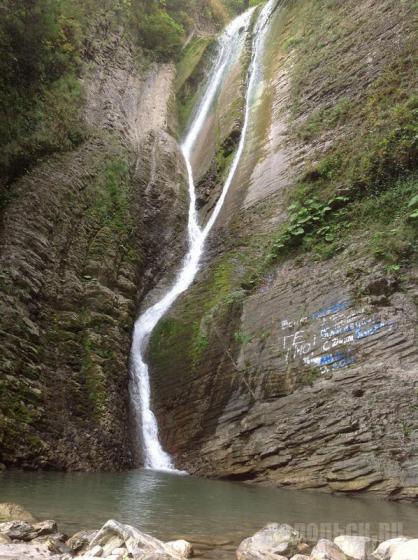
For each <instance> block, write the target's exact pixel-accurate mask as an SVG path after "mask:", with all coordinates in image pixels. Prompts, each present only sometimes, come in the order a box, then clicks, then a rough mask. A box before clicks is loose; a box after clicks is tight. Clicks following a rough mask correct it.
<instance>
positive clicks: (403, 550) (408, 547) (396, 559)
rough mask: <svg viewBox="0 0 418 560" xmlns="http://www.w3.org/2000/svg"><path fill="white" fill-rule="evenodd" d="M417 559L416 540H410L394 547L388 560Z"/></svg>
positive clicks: (417, 545) (417, 541)
mask: <svg viewBox="0 0 418 560" xmlns="http://www.w3.org/2000/svg"><path fill="white" fill-rule="evenodd" d="M417 559H418V539H411V540H410V541H406V542H404V543H399V544H398V545H396V546H395V550H394V552H393V554H392V556H391V557H390V560H417Z"/></svg>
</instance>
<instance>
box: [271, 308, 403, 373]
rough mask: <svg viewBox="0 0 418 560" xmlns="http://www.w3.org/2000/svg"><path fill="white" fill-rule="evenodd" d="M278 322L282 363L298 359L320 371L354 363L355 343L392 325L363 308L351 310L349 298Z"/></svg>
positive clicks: (390, 327)
mask: <svg viewBox="0 0 418 560" xmlns="http://www.w3.org/2000/svg"><path fill="white" fill-rule="evenodd" d="M280 324H281V330H282V331H284V334H283V335H282V337H281V343H282V348H283V351H284V352H285V355H286V363H287V364H288V363H290V362H291V361H294V360H297V359H302V360H303V362H304V363H305V364H307V365H314V366H317V367H319V368H320V369H321V371H322V372H327V371H330V370H335V369H342V368H345V367H349V366H350V365H352V364H354V363H355V357H354V349H355V345H356V344H357V343H359V342H360V341H362V340H363V339H366V338H368V337H370V336H373V335H376V334H378V333H379V332H381V331H383V330H387V331H390V330H392V329H393V328H394V322H393V321H382V320H381V319H380V318H378V317H376V316H366V315H365V310H364V309H362V310H360V311H359V310H353V309H352V307H351V302H350V300H343V301H339V302H335V303H333V304H332V305H329V306H328V307H324V308H322V309H319V310H317V311H315V312H314V313H311V314H310V315H307V316H304V317H302V318H300V319H299V320H297V321H294V320H293V321H290V320H289V319H284V320H282V321H281V323H280ZM286 333H288V334H286Z"/></svg>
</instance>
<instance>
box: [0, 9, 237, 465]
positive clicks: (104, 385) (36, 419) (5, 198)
mask: <svg viewBox="0 0 418 560" xmlns="http://www.w3.org/2000/svg"><path fill="white" fill-rule="evenodd" d="M193 5H194V4H193ZM140 6H141V4H140ZM127 7H128V8H130V4H129V6H128V5H127ZM93 8H95V11H93V12H92V16H91V21H87V22H85V21H84V20H82V19H81V20H80V21H81V23H82V24H83V25H86V26H87V27H86V29H85V37H84V39H83V42H82V43H81V46H80V56H81V61H80V60H79V61H78V62H77V64H78V66H77V68H79V69H80V75H79V76H78V86H77V87H78V88H80V91H82V97H81V98H80V99H81V102H80V103H79V104H77V106H74V107H72V108H71V110H73V111H74V115H73V118H74V120H77V119H78V120H77V122H78V123H79V124H80V123H81V124H80V126H82V127H83V134H82V135H80V137H77V142H75V145H74V146H72V149H65V145H64V147H63V148H62V149H60V150H58V151H57V153H56V154H55V155H47V156H44V157H41V155H43V154H42V151H43V150H44V148H42V146H41V147H40V148H39V150H38V152H39V157H38V159H36V153H37V152H36V149H34V152H33V153H31V158H32V161H31V164H30V166H28V167H27V168H26V169H25V168H24V167H22V165H23V162H25V161H26V159H25V158H23V160H22V161H20V163H19V160H18V161H16V163H15V170H14V174H13V175H11V174H10V173H9V174H7V173H6V174H4V175H3V176H2V177H1V179H0V185H1V187H2V189H3V190H2V193H1V194H2V197H1V230H0V263H1V273H0V292H1V299H0V322H1V326H0V333H1V360H0V371H1V376H0V466H3V465H4V466H6V467H7V468H16V467H18V468H25V469H33V468H47V469H51V468H54V469H72V470H74V469H75V470H80V469H81V470H101V469H124V468H128V467H132V466H133V465H134V463H135V459H134V457H133V453H132V450H133V448H134V445H133V440H134V439H135V438H136V437H137V435H136V434H132V433H130V403H129V395H128V378H129V354H130V344H131V333H132V327H133V322H134V319H135V317H136V315H137V313H138V308H139V306H140V304H141V301H142V300H143V298H144V297H145V296H146V294H147V293H148V291H149V290H150V289H151V288H152V287H153V286H154V285H156V284H157V283H158V281H159V280H160V278H162V277H165V276H166V275H168V274H173V271H172V270H171V269H172V267H174V268H175V267H177V266H178V263H179V261H180V260H181V257H182V255H183V253H184V251H185V240H186V233H185V228H186V224H187V210H188V193H187V179H186V170H185V166H184V162H183V158H182V155H181V152H180V148H179V144H178V134H179V132H178V129H179V125H178V121H177V107H176V95H175V94H176V90H177V89H178V90H179V89H180V88H181V87H182V86H184V87H186V88H188V90H190V91H191V92H193V93H195V90H196V88H197V87H198V84H197V83H196V84H194V82H193V80H192V79H191V78H190V76H191V75H192V74H194V72H195V67H196V66H198V65H199V62H200V60H204V59H205V57H206V58H209V57H210V56H212V52H210V51H208V52H207V47H208V46H209V44H210V43H212V42H213V37H214V36H215V35H216V33H217V31H218V30H219V28H220V27H222V25H223V24H225V21H226V18H228V17H230V16H231V13H230V12H228V11H227V9H226V8H225V6H223V4H222V3H220V2H218V3H214V7H213V8H212V4H210V5H208V6H207V7H206V8H205V10H204V11H203V12H202V11H201V10H199V11H196V10H195V11H194V12H193V13H190V14H189V15H188V17H189V20H190V22H191V24H193V25H192V27H193V32H192V33H191V34H190V35H189V37H188V38H187V40H188V46H185V48H184V51H183V53H182V54H181V55H180V56H179V68H178V69H177V68H176V63H175V62H173V61H171V62H170V61H165V59H167V58H168V57H167V53H166V52H164V53H163V54H164V56H162V55H161V56H160V55H159V54H158V53H159V51H158V52H157V54H155V52H154V53H153V52H148V51H144V49H143V48H141V45H142V40H141V37H139V39H140V40H139V41H135V40H134V34H133V33H132V32H131V27H132V26H133V25H134V23H135V22H133V21H132V20H129V17H131V16H130V15H129V14H126V13H124V12H122V11H121V10H122V8H121V7H120V6H119V5H118V4H115V3H113V4H112V3H110V4H107V3H106V4H103V5H102V4H100V5H97V6H95V4H94V3H92V4H89V6H88V7H87V6H86V10H87V9H93ZM96 8H97V9H96ZM124 9H125V8H124ZM126 9H127V8H126ZM22 13H23V12H22ZM13 17H14V16H13V14H12V15H10V22H11V24H14V19H13ZM51 17H54V15H53V14H51ZM70 17H72V16H70ZM124 18H125V19H124ZM127 18H128V19H127ZM62 21H63V22H64V23H62ZM159 21H160V20H159ZM164 21H166V20H164V19H163V20H162V22H163V23H164ZM59 23H60V25H63V29H62V36H64V34H68V37H67V36H66V39H67V40H68V41H70V36H71V33H73V31H74V29H75V30H76V31H77V32H79V26H80V22H78V21H75V20H73V19H68V20H66V19H64V16H63V19H62V20H61V19H60V20H59ZM36 25H37V23H36V22H35V23H34V26H36ZM172 26H174V24H172ZM11 29H12V28H11ZM35 31H36V29H35V28H34V32H35ZM156 31H157V30H156ZM184 39H186V37H184ZM74 45H76V42H75V40H74ZM196 45H197V46H198V49H197V52H196ZM60 46H61V45H60ZM160 46H161V45H159V47H160ZM63 48H64V51H65V49H66V50H67V51H68V50H69V49H71V48H73V45H72V43H70V42H68V43H67V44H65V45H64V47H63ZM74 48H75V46H74ZM168 48H169V45H168V44H167V45H166V49H168ZM167 52H168V51H167ZM7 54H9V53H7ZM191 55H193V56H191ZM201 66H202V67H203V63H202V65H201ZM180 70H182V72H183V74H182V76H181V78H182V83H181V84H179V82H178V79H179V76H180ZM51 72H52V68H51ZM196 72H199V71H198V70H196ZM200 72H201V70H200ZM203 75H204V74H203ZM202 77H203V76H202ZM64 79H67V77H65V76H64ZM68 80H69V78H68ZM200 81H201V80H199V82H200ZM59 93H60V94H61V95H62V96H63V97H62V99H60V100H59V102H60V103H61V105H58V106H59V107H61V109H60V110H61V112H62V111H64V112H65V111H66V112H68V111H69V110H70V109H68V107H67V106H66V105H65V100H66V97H65V95H67V93H66V92H65V91H61V92H59ZM70 106H71V105H70ZM79 109H80V117H79V118H78V117H77V118H76V111H78V110H79ZM39 118H40V119H42V118H45V119H49V121H48V126H49V122H52V124H53V127H55V129H57V130H58V129H59V127H60V122H59V119H58V120H54V119H57V115H55V114H49V115H46V116H45V117H44V116H43V115H41V116H40V117H39ZM62 119H63V122H62V127H61V128H62V129H63V130H64V122H66V119H67V115H64V114H62ZM40 122H41V125H42V126H44V130H45V136H47V133H48V126H47V124H46V122H44V123H43V124H42V121H40ZM21 142H22V143H23V147H24V146H25V142H26V143H27V144H28V143H29V140H25V137H23V140H22V139H21ZM48 142H49V148H48V150H49V149H51V146H52V145H53V139H51V138H48ZM15 151H16V150H15ZM10 152H11V153H13V152H12V150H10ZM28 161H29V160H28ZM19 165H20V166H21V167H19ZM10 167H11V166H10V165H9V168H10ZM25 171H26V172H25ZM0 174H1V173H0Z"/></svg>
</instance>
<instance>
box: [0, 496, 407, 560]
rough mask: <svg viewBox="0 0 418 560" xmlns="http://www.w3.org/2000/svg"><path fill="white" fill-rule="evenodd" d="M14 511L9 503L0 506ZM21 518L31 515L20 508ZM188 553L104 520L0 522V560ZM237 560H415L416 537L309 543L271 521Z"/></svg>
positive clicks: (166, 557) (186, 547) (147, 558)
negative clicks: (86, 524) (94, 527)
mask: <svg viewBox="0 0 418 560" xmlns="http://www.w3.org/2000/svg"><path fill="white" fill-rule="evenodd" d="M11 505H13V508H12V509H11V510H10V511H16V509H15V506H14V504H0V518H3V519H4V515H3V516H2V515H1V514H2V512H4V509H6V510H7V508H9V509H10V506H11ZM19 509H20V511H21V513H22V514H23V516H24V517H25V518H28V516H29V515H30V514H28V513H27V512H25V511H24V510H23V509H22V508H19ZM192 556H193V548H192V545H191V544H190V543H188V542H187V541H185V540H176V541H169V542H163V541H160V540H158V539H156V538H155V537H152V536H150V535H147V534H146V533H143V532H142V531H139V530H138V529H136V528H135V527H131V526H130V525H124V524H122V523H118V522H117V521H114V520H112V519H111V520H109V521H107V522H106V523H105V524H104V525H103V527H102V528H101V529H100V530H98V531H79V532H78V533H76V534H74V535H73V536H72V537H70V538H68V536H67V535H65V534H63V533H61V532H59V530H58V527H57V524H56V523H55V521H51V520H47V521H41V522H35V521H32V522H27V521H24V520H10V521H6V522H3V523H0V560H27V559H34V560H35V559H37V560H72V559H73V558H77V559H78V560H93V559H95V558H106V560H128V559H133V560H176V559H177V560H182V559H185V558H190V557H192ZM236 559H237V560H417V559H418V539H411V538H407V537H398V538H395V539H391V540H388V541H385V542H383V543H381V544H379V545H378V546H377V547H376V543H375V542H374V541H373V540H372V539H370V538H368V537H362V536H351V535H341V536H338V537H336V538H335V539H334V542H332V541H330V540H327V539H320V540H319V541H318V542H317V543H309V542H307V541H306V540H305V539H304V537H303V536H302V535H301V534H300V533H298V531H296V530H295V529H293V527H291V526H290V525H286V524H277V523H270V524H269V525H266V527H264V528H263V529H262V530H261V531H259V532H257V533H256V534H255V535H253V536H252V537H249V538H247V539H244V540H243V541H242V542H241V544H240V545H239V547H238V549H237V551H236Z"/></svg>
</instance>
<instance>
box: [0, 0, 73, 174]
mask: <svg viewBox="0 0 418 560" xmlns="http://www.w3.org/2000/svg"><path fill="white" fill-rule="evenodd" d="M80 41H81V27H80V24H79V15H78V13H77V11H76V9H75V6H74V5H73V4H72V3H71V2H69V1H68V0H59V1H57V0H30V1H29V0H4V2H3V3H2V5H1V6H0V53H1V56H0V90H1V92H2V94H1V97H0V183H1V182H4V180H5V179H6V181H7V180H10V179H13V177H14V176H16V175H19V174H21V173H22V172H23V171H24V170H25V169H26V168H28V167H30V165H31V164H32V163H33V162H34V160H36V159H37V158H39V157H40V156H42V155H47V154H50V153H53V152H55V151H57V150H62V149H70V148H71V147H73V146H74V145H76V144H77V143H78V142H79V141H80V140H81V138H82V136H83V129H82V126H81V121H80V118H79V113H78V108H79V107H80V105H81V102H82V96H81V89H80V85H79V83H78V81H77V71H78V68H79V64H80V57H79V52H80Z"/></svg>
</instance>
